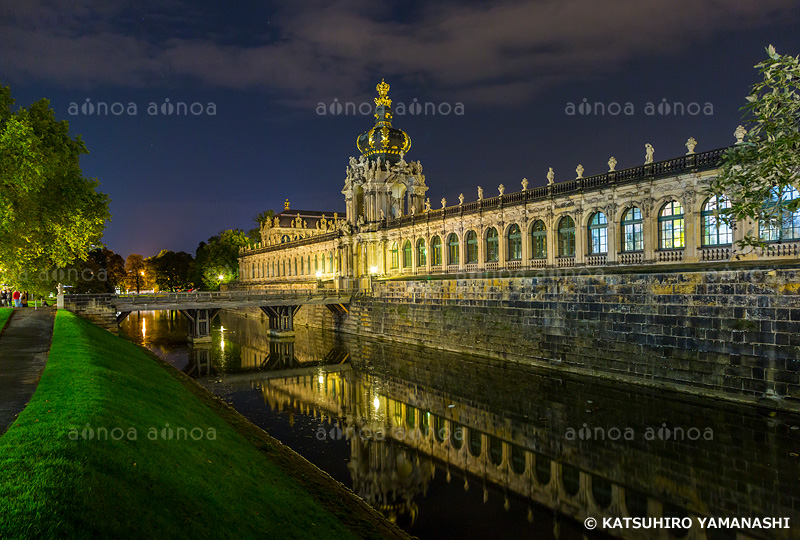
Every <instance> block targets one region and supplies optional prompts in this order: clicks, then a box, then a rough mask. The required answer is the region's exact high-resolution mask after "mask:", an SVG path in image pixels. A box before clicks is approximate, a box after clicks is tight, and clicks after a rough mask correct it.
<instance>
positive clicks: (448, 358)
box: [128, 314, 800, 539]
mask: <svg viewBox="0 0 800 540" xmlns="http://www.w3.org/2000/svg"><path fill="white" fill-rule="evenodd" d="M145 318H146V316H145ZM151 321H152V324H151V322H148V323H147V331H146V333H145V332H142V333H141V340H142V341H143V342H145V343H147V344H148V346H150V347H156V348H159V347H160V348H161V349H160V350H164V349H167V350H169V347H165V346H164V345H163V340H164V339H172V337H173V336H174V334H173V333H172V330H171V326H170V324H171V323H170V324H165V321H173V320H172V319H165V318H164V316H161V319H159V318H154V319H152V320H151ZM173 322H174V321H173ZM219 324H220V322H217V325H219ZM221 324H222V325H223V330H220V329H219V328H216V327H215V328H216V329H215V332H214V340H213V341H212V343H209V344H204V345H193V346H187V345H186V344H185V343H184V345H183V346H184V350H185V351H186V354H187V360H188V361H186V362H185V364H184V365H183V366H180V365H179V364H176V365H177V366H178V367H179V368H181V369H184V371H186V372H187V373H190V374H191V375H192V376H196V377H199V379H200V381H201V382H203V383H204V384H206V385H207V386H208V387H209V388H210V389H211V390H212V391H214V392H215V393H218V394H220V395H224V396H225V397H226V398H228V399H229V400H230V401H232V402H233V404H234V406H235V407H236V408H237V409H238V410H239V411H240V412H242V413H243V414H245V415H246V416H248V417H249V418H250V419H251V420H252V421H254V422H255V423H256V424H258V425H260V426H261V427H264V428H265V429H267V430H268V431H269V432H270V433H271V434H272V435H274V436H276V437H277V438H278V439H279V440H281V441H283V442H284V443H286V444H288V445H289V446H291V447H293V448H294V449H296V450H297V451H298V452H300V453H301V454H303V455H305V456H306V457H307V458H308V459H309V460H311V461H312V462H314V463H316V464H317V465H319V466H320V467H322V468H323V469H325V470H327V471H328V472H329V473H330V474H331V475H332V476H334V478H337V479H338V480H340V481H342V482H343V483H345V484H346V485H348V486H350V487H352V489H353V490H354V491H355V492H356V493H357V494H358V495H359V496H361V497H362V498H364V499H365V500H366V501H368V502H369V503H370V504H371V505H373V506H374V507H375V508H377V509H379V510H380V511H381V512H383V513H384V514H385V515H386V516H387V517H389V518H390V519H393V520H395V521H397V522H398V524H400V525H401V526H403V527H405V528H406V529H407V530H409V532H411V533H412V534H415V535H417V536H419V537H420V538H434V537H436V538H483V537H485V538H511V537H522V536H531V535H532V534H535V536H536V537H537V538H583V537H586V535H587V534H588V535H589V536H588V537H591V538H596V537H597V538H599V537H601V536H599V535H598V533H596V532H594V533H587V531H586V529H585V528H584V526H583V520H584V519H585V518H586V517H589V516H591V517H594V518H596V519H598V520H601V519H602V518H603V517H642V518H644V517H650V518H654V517H674V518H685V517H693V518H695V521H694V526H693V527H692V529H691V530H689V531H686V530H683V529H674V528H673V529H659V530H652V529H646V530H642V529H638V530H636V529H615V530H613V531H610V532H611V533H613V536H614V537H619V538H690V539H703V538H709V539H717V538H787V539H788V538H796V537H797V534H798V528H797V524H798V523H800V493H799V491H798V489H797V485H798V480H800V459H798V457H797V453H798V450H799V449H800V430H798V429H797V426H798V425H800V419H798V417H797V416H794V415H788V414H786V413H781V412H777V413H775V412H770V411H768V410H766V409H756V408H752V407H739V406H735V405H730V404H720V403H716V402H710V401H708V400H696V399H690V398H686V397H682V398H680V399H675V397H674V396H665V395H663V394H661V393H659V392H655V391H648V390H642V389H632V388H630V387H628V386H618V385H612V384H608V383H601V382H598V381H597V380H590V379H585V378H579V377H572V376H568V375H558V376H555V375H553V374H552V373H543V372H540V371H535V370H532V369H530V368H522V367H515V366H513V365H510V364H503V363H498V362H494V361H488V360H482V359H478V358H468V357H465V356H464V355H456V354H450V353H445V352H442V351H432V350H428V349H423V348H413V347H408V346H402V347H401V346H398V345H394V344H388V343H384V342H377V341H374V340H367V339H359V338H352V337H346V336H340V335H334V334H329V333H321V332H315V331H309V330H306V329H302V328H297V329H296V332H297V337H296V338H295V339H294V340H289V341H277V340H274V339H270V338H269V337H267V336H266V335H265V333H264V332H263V329H264V326H263V322H262V321H261V320H260V318H259V317H241V316H236V315H231V314H222V315H221ZM129 326H130V325H129ZM162 327H163V328H162ZM133 328H134V329H135V332H136V335H138V331H139V329H141V328H144V326H143V325H142V323H141V322H137V323H136V324H135V325H134V326H133ZM128 331H130V328H129V327H128ZM183 336H184V338H183V339H184V340H185V330H184V334H183ZM145 340H146V341H145ZM159 354H161V353H159ZM698 516H702V517H705V516H711V517H749V516H759V517H789V518H791V524H792V528H791V529H777V530H776V529H773V530H767V529H765V530H746V531H745V530H742V531H738V534H739V536H737V532H734V531H727V530H722V529H706V530H702V529H701V528H700V527H698V525H697V520H696V518H697V517H698Z"/></svg>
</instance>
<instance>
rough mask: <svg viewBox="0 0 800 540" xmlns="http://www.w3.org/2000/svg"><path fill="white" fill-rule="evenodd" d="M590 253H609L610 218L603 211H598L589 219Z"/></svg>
mask: <svg viewBox="0 0 800 540" xmlns="http://www.w3.org/2000/svg"><path fill="white" fill-rule="evenodd" d="M589 253H591V254H592V255H597V254H598V253H608V220H607V219H606V215H605V214H604V213H603V212H597V213H595V214H594V215H593V216H592V219H590V220H589Z"/></svg>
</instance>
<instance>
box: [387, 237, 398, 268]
mask: <svg viewBox="0 0 800 540" xmlns="http://www.w3.org/2000/svg"><path fill="white" fill-rule="evenodd" d="M390 253H391V254H392V257H391V259H392V260H391V264H390V266H389V268H398V267H399V266H400V263H399V262H398V256H397V242H393V243H392V249H391V251H390Z"/></svg>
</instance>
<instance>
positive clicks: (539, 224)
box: [531, 219, 547, 259]
mask: <svg viewBox="0 0 800 540" xmlns="http://www.w3.org/2000/svg"><path fill="white" fill-rule="evenodd" d="M531 244H532V248H533V249H531V253H532V255H533V258H534V259H546V258H547V227H545V225H544V221H542V220H541V219H539V220H536V222H535V223H534V224H533V227H531Z"/></svg>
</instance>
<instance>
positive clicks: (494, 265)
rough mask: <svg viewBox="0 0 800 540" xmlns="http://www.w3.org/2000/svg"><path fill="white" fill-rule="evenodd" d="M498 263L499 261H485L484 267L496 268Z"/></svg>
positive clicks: (488, 268)
mask: <svg viewBox="0 0 800 540" xmlns="http://www.w3.org/2000/svg"><path fill="white" fill-rule="evenodd" d="M499 265H500V263H498V262H497V261H492V262H487V263H486V269H487V270H497V268H498V266H499Z"/></svg>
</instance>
